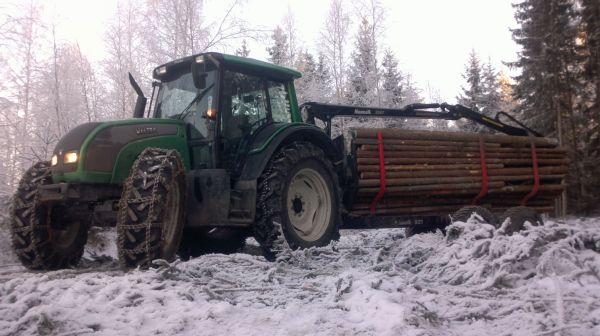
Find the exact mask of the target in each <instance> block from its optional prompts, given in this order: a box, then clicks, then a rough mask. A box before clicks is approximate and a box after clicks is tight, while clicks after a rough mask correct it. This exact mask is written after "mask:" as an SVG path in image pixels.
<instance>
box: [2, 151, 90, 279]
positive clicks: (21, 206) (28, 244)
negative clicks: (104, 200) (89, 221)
mask: <svg viewBox="0 0 600 336" xmlns="http://www.w3.org/2000/svg"><path fill="white" fill-rule="evenodd" d="M50 183H52V178H51V173H50V164H49V163H48V162H38V163H36V164H34V165H33V166H32V167H31V168H29V169H28V170H27V171H26V172H25V174H24V175H23V177H22V178H21V181H20V182H19V187H18V188H17V192H16V193H15V196H14V199H13V203H12V206H11V211H10V216H11V233H12V244H13V247H14V249H15V252H16V254H17V257H18V258H19V260H20V261H21V263H22V264H23V265H24V266H25V267H27V268H29V269H32V270H41V269H45V270H54V269H61V268H67V267H72V266H75V265H77V263H78V262H79V260H80V259H81V256H82V255H83V248H84V246H85V243H86V242H87V234H88V227H87V225H85V223H82V222H81V221H74V220H68V219H63V218H60V216H58V215H59V214H58V211H60V208H57V207H53V206H50V205H47V204H42V203H40V202H39V200H38V194H39V192H38V187H39V186H41V185H45V184H50ZM59 219H60V220H59Z"/></svg>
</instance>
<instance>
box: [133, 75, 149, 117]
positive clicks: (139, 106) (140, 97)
mask: <svg viewBox="0 0 600 336" xmlns="http://www.w3.org/2000/svg"><path fill="white" fill-rule="evenodd" d="M129 83H131V86H132V87H133V89H134V90H135V93H137V100H136V101H135V108H134V109H133V117H134V118H143V117H144V110H145V109H146V102H147V101H148V99H147V98H146V97H144V92H143V91H142V89H141V88H140V86H139V84H138V83H137V82H136V81H135V79H133V76H132V75H131V72H130V73H129Z"/></svg>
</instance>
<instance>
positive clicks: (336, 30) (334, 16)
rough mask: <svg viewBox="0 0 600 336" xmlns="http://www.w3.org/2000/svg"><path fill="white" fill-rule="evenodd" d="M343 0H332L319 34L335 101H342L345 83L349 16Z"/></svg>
mask: <svg viewBox="0 0 600 336" xmlns="http://www.w3.org/2000/svg"><path fill="white" fill-rule="evenodd" d="M344 5H345V3H344V1H343V0H332V1H331V4H330V5H329V12H328V14H327V17H326V18H325V23H324V25H323V28H322V30H321V34H320V43H319V45H320V49H321V50H322V51H323V55H324V60H325V63H326V64H327V67H328V68H329V69H331V77H332V78H333V84H334V89H335V99H334V102H335V103H342V102H343V101H344V88H345V85H346V62H347V40H348V33H349V29H348V27H349V26H350V17H349V15H348V13H347V12H346V9H345V7H344Z"/></svg>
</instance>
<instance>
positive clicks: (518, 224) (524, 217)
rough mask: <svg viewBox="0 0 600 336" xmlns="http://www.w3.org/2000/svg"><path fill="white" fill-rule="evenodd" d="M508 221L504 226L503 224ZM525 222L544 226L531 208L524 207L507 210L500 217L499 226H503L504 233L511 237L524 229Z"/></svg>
mask: <svg viewBox="0 0 600 336" xmlns="http://www.w3.org/2000/svg"><path fill="white" fill-rule="evenodd" d="M507 220H510V222H509V223H507V224H506V226H504V222H505V221H507ZM525 222H529V223H531V225H534V226H540V225H544V221H543V219H542V216H540V214H539V213H538V212H537V211H536V210H535V209H533V208H530V207H526V206H518V207H513V208H509V209H507V210H506V211H504V213H503V214H502V216H501V217H500V222H499V223H500V225H502V226H504V232H505V233H506V234H507V235H511V234H513V233H515V232H517V231H521V230H523V229H524V228H525Z"/></svg>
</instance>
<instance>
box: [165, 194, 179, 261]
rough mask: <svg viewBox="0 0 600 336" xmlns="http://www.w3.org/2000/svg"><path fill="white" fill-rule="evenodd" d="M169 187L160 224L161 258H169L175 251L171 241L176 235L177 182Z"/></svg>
mask: <svg viewBox="0 0 600 336" xmlns="http://www.w3.org/2000/svg"><path fill="white" fill-rule="evenodd" d="M170 189H171V190H169V192H168V194H167V202H166V207H165V209H166V212H165V217H164V220H163V225H162V247H161V257H163V258H170V257H171V255H172V254H174V252H175V248H174V247H173V242H174V240H175V237H176V236H177V228H178V223H177V221H178V220H179V211H180V207H179V201H180V195H179V185H178V184H177V183H173V184H172V185H171V188H170Z"/></svg>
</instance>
